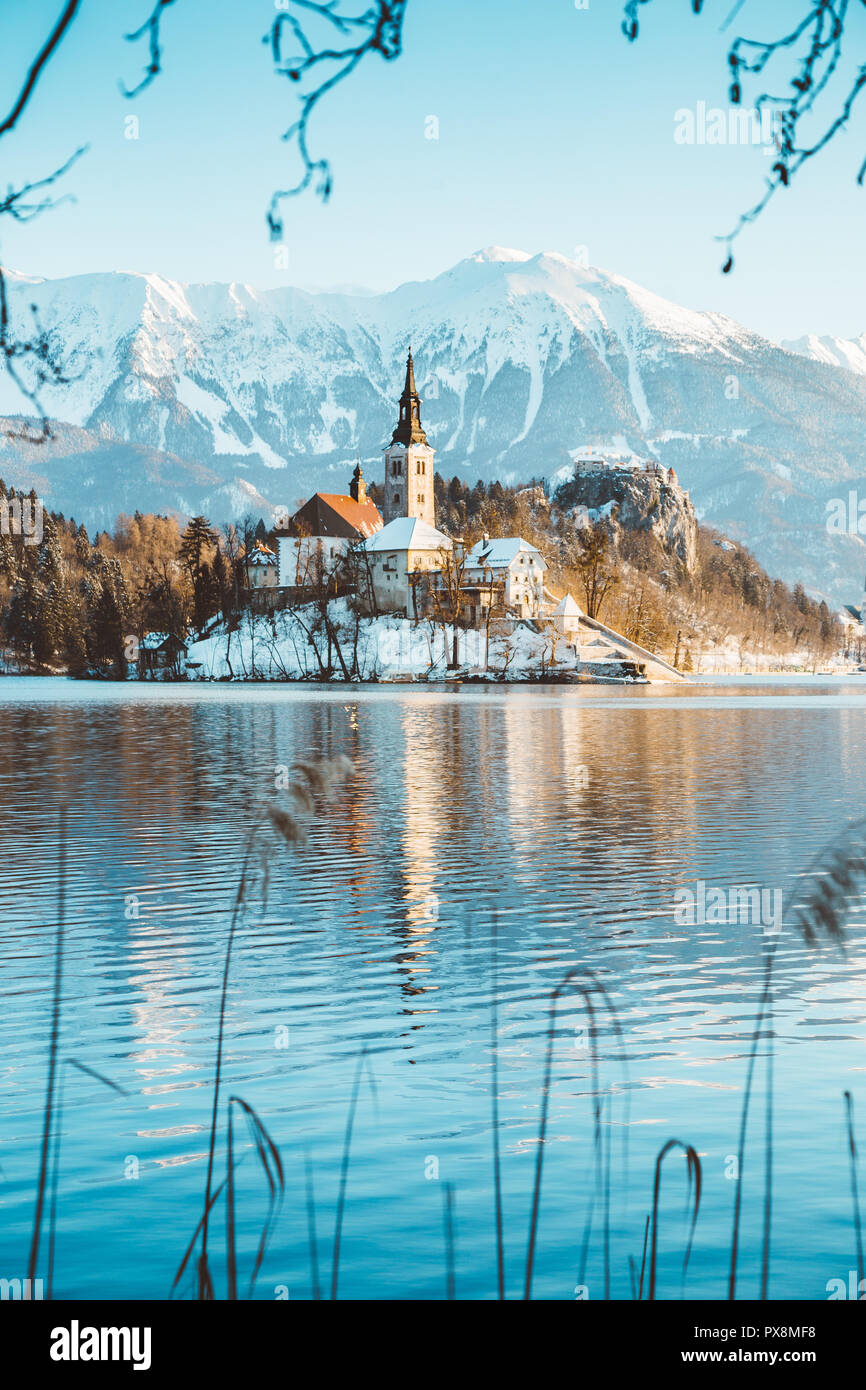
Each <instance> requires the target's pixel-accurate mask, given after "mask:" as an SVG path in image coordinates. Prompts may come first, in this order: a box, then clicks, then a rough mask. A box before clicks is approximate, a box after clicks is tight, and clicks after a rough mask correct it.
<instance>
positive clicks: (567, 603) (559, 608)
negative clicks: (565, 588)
mask: <svg viewBox="0 0 866 1390" xmlns="http://www.w3.org/2000/svg"><path fill="white" fill-rule="evenodd" d="M553 611H554V613H559V614H560V615H561V616H562V617H563V618H579V617H580V608H579V607H578V605H577V603H576V602H575V600H574V599H573V598H572V597H571V594H566V595H565V598H563V599H560V601H559V603H558V604H557V605H556V607H555V608H554V610H553Z"/></svg>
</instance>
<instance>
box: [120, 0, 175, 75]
mask: <svg viewBox="0 0 866 1390" xmlns="http://www.w3.org/2000/svg"><path fill="white" fill-rule="evenodd" d="M174 2H175V0H156V4H155V5H154V7H153V10H152V11H151V13H150V14H149V15H148V17H147V19H146V20H145V21H144V23H143V24H142V25H140V26H139V28H138V29H135V30H133V32H132V33H131V34H124V38H125V39H126V40H127V42H128V43H137V42H138V40H139V39H141V38H143V37H144V35H145V34H146V35H147V43H148V52H149V62H148V64H147V66H146V67H145V69H144V76H143V77H142V79H141V81H140V82H138V83H136V85H135V86H134V87H125V86H124V85H123V83H121V87H120V89H121V91H122V92H123V94H124V96H127V97H136V96H138V94H139V92H143V91H144V89H145V87H149V86H150V84H151V82H152V81H153V80H154V78H155V77H158V76H159V74H160V73H161V72H162V34H161V32H160V26H161V24H162V16H163V13H164V11H165V10H167V9H168V7H169V5H173V4H174Z"/></svg>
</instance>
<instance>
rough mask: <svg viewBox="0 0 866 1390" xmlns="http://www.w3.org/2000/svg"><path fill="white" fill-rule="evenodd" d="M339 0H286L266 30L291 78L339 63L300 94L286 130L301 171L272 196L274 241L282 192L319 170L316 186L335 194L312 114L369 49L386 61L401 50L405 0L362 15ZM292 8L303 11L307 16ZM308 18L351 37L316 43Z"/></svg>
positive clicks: (288, 193)
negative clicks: (314, 146)
mask: <svg viewBox="0 0 866 1390" xmlns="http://www.w3.org/2000/svg"><path fill="white" fill-rule="evenodd" d="M340 3H341V0H327V3H319V0H287V4H288V5H289V6H291V7H292V8H290V9H288V10H283V11H281V12H280V13H279V14H278V15H277V16H276V18H275V19H274V22H273V24H272V25H271V29H270V33H269V34H268V35H266V36H265V40H264V41H265V43H269V44H270V48H271V56H272V58H273V61H274V68H275V70H276V72H277V73H278V74H279V75H280V76H283V77H286V78H287V79H288V80H289V81H290V82H293V83H300V82H303V80H304V78H305V77H307V76H308V75H309V74H310V73H312V72H313V71H314V70H315V71H316V72H317V73H318V69H319V66H320V64H323V63H324V64H326V65H327V64H331V65H332V66H334V68H335V70H334V71H331V72H330V73H329V75H328V76H326V77H324V78H323V79H322V80H321V81H319V82H318V83H317V84H316V85H314V86H313V87H312V88H311V89H310V90H309V91H306V92H304V93H303V94H301V96H300V103H301V110H300V115H299V117H298V119H297V120H296V121H295V122H294V123H293V124H292V125H291V126H290V127H289V129H288V130H287V131H286V132H285V134H284V135H283V139H284V140H285V141H287V142H291V141H293V140H295V141H297V148H298V153H299V154H300V156H301V161H302V164H303V174H302V176H301V178H300V179H299V181H298V182H297V183H296V184H295V185H294V186H293V187H291V188H285V189H280V190H278V191H277V192H275V193H274V195H273V197H272V199H271V202H270V206H269V208H268V211H267V224H268V230H269V232H270V235H271V239H272V240H274V241H278V240H279V239H280V238H281V237H282V235H283V219H282V215H281V212H280V204H281V202H282V201H283V199H284V198H292V197H295V196H297V194H299V193H303V192H304V190H305V189H307V188H308V187H309V186H310V184H311V183H312V181H313V179H314V178H316V176H318V185H317V188H316V192H317V193H318V194H319V196H320V197H321V198H322V199H323V201H325V202H327V200H328V198H329V197H330V196H331V190H332V187H333V177H332V174H331V166H330V163H329V161H328V160H327V159H314V158H313V156H312V155H311V154H310V150H309V145H308V142H307V133H308V127H309V121H310V117H311V116H312V114H313V112H314V110H315V109H316V107H317V105H318V104H319V102H320V101H321V100H322V98H323V97H325V96H326V95H327V94H328V92H330V91H332V90H333V88H334V87H336V86H337V84H338V83H340V82H342V81H343V80H344V79H345V78H347V77H348V76H349V75H350V73H352V72H353V71H354V69H355V68H356V67H357V66H358V64H359V63H360V62H361V60H362V59H363V58H365V57H366V55H367V54H368V53H379V54H380V55H381V56H382V57H383V58H384V59H385V61H386V62H391V61H393V59H395V58H397V57H399V55H400V53H401V52H402V36H403V19H404V16H405V12H406V4H407V0H375V3H373V4H371V5H370V7H369V9H367V10H365V11H364V12H363V13H362V14H358V15H349V14H344V13H343V12H342V11H341V10H340V8H339V5H340ZM294 11H302V12H303V18H302V17H301V16H299V15H298V14H297V13H295V12H294ZM310 19H312V20H314V21H315V20H319V21H323V22H324V23H325V24H326V26H330V30H331V32H332V33H334V34H336V35H339V36H340V37H341V38H346V39H347V40H348V42H346V43H345V44H342V45H338V46H336V47H330V46H328V45H325V46H322V47H317V46H316V45H315V44H314V42H313V40H312V38H311V35H310V33H309V29H308V27H307V26H308V25H309V22H310ZM292 42H294V44H295V45H296V48H295V49H294V51H292V50H290V49H289V48H288V44H289V43H292Z"/></svg>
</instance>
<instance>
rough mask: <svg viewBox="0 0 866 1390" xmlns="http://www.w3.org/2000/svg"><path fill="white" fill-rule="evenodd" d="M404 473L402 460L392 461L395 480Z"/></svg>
mask: <svg viewBox="0 0 866 1390" xmlns="http://www.w3.org/2000/svg"><path fill="white" fill-rule="evenodd" d="M402 472H403V463H402V460H401V459H394V460H393V461H392V463H391V473H392V474H393V476H394V477H395V478H399V477H400V476H401V474H402Z"/></svg>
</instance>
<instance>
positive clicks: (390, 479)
mask: <svg viewBox="0 0 866 1390" xmlns="http://www.w3.org/2000/svg"><path fill="white" fill-rule="evenodd" d="M435 453H436V450H435V449H433V448H432V447H431V445H430V444H428V442H427V435H426V434H425V432H424V427H423V425H422V424H421V397H420V396H419V395H418V390H417V388H416V386H415V364H414V362H413V361H412V349H411V348H410V349H409V356H408V359H407V362H406V382H405V385H404V387H403V394H402V395H401V397H400V403H399V418H398V420H397V424H396V427H395V429H394V433H393V434H392V436H391V443H390V444H389V445H388V447H387V448H386V450H385V482H384V485H383V490H382V515H383V517H384V519H385V525H384V527H383V528H382V530H381V531H377V533H376V534H375V535H374V536H370V537H369V539H368V540H366V541H365V542H364V550H365V551H366V554H367V557H368V561H369V566H370V579H371V582H372V587H373V594H374V596H375V600H376V606H377V607H378V608H379V609H380V610H381V611H382V612H398V613H399V612H402V613H405V614H406V615H407V616H412V617H417V616H418V594H419V582H421V581H422V579H423V576H425V575H429V576H431V577H432V575H433V574H435V573H436V572H437V571H439V570H441V568H442V566H443V563H444V562H445V556H446V555H447V554H448V553H449V552H451V550H452V549H453V542H452V541H451V538H450V537H449V536H446V535H443V533H442V532H441V531H437V530H436V499H435V495H434V488H433V484H434V472H433V468H434V465H433V459H434V456H435Z"/></svg>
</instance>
